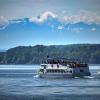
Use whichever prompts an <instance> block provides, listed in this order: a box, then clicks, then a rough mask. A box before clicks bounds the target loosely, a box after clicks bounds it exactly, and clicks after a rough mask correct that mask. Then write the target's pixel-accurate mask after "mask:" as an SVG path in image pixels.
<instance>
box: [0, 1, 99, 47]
mask: <svg viewBox="0 0 100 100" xmlns="http://www.w3.org/2000/svg"><path fill="white" fill-rule="evenodd" d="M25 18H26V19H25ZM80 22H82V23H80ZM77 23H78V24H77ZM69 24H70V25H69ZM76 43H100V0H0V48H1V49H8V48H11V47H16V46H19V45H26V46H27V45H36V44H44V45H53V44H54V45H65V44H76Z"/></svg>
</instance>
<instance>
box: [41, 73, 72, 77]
mask: <svg viewBox="0 0 100 100" xmlns="http://www.w3.org/2000/svg"><path fill="white" fill-rule="evenodd" d="M39 77H40V78H73V75H72V74H70V73H66V74H65V73H64V74H60V73H58V74H56V73H50V74H49V73H44V74H39Z"/></svg>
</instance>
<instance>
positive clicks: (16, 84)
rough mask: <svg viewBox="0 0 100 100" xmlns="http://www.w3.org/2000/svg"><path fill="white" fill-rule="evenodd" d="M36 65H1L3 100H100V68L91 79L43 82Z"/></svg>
mask: <svg viewBox="0 0 100 100" xmlns="http://www.w3.org/2000/svg"><path fill="white" fill-rule="evenodd" d="M38 68H39V66H37V65H0V100H80V99H81V100H100V77H99V76H98V75H97V72H98V71H99V70H100V65H91V66H90V71H91V74H92V75H91V77H87V78H71V79H41V78H38V77H37V70H38Z"/></svg>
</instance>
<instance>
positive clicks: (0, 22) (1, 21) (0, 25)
mask: <svg viewBox="0 0 100 100" xmlns="http://www.w3.org/2000/svg"><path fill="white" fill-rule="evenodd" d="M8 24H9V23H8V20H7V19H6V18H4V17H3V16H0V30H2V29H5V28H6V27H7V25H8Z"/></svg>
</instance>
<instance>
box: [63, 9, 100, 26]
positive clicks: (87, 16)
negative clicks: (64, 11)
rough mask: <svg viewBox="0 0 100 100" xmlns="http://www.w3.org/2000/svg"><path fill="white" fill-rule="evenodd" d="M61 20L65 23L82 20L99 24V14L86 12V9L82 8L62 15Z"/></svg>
mask: <svg viewBox="0 0 100 100" xmlns="http://www.w3.org/2000/svg"><path fill="white" fill-rule="evenodd" d="M63 21H64V22H65V23H78V22H84V23H87V24H91V23H96V24H100V15H97V14H96V13H93V12H88V11H85V10H83V11H80V12H79V13H78V14H75V15H70V16H68V15H66V16H64V17H63Z"/></svg>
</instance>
